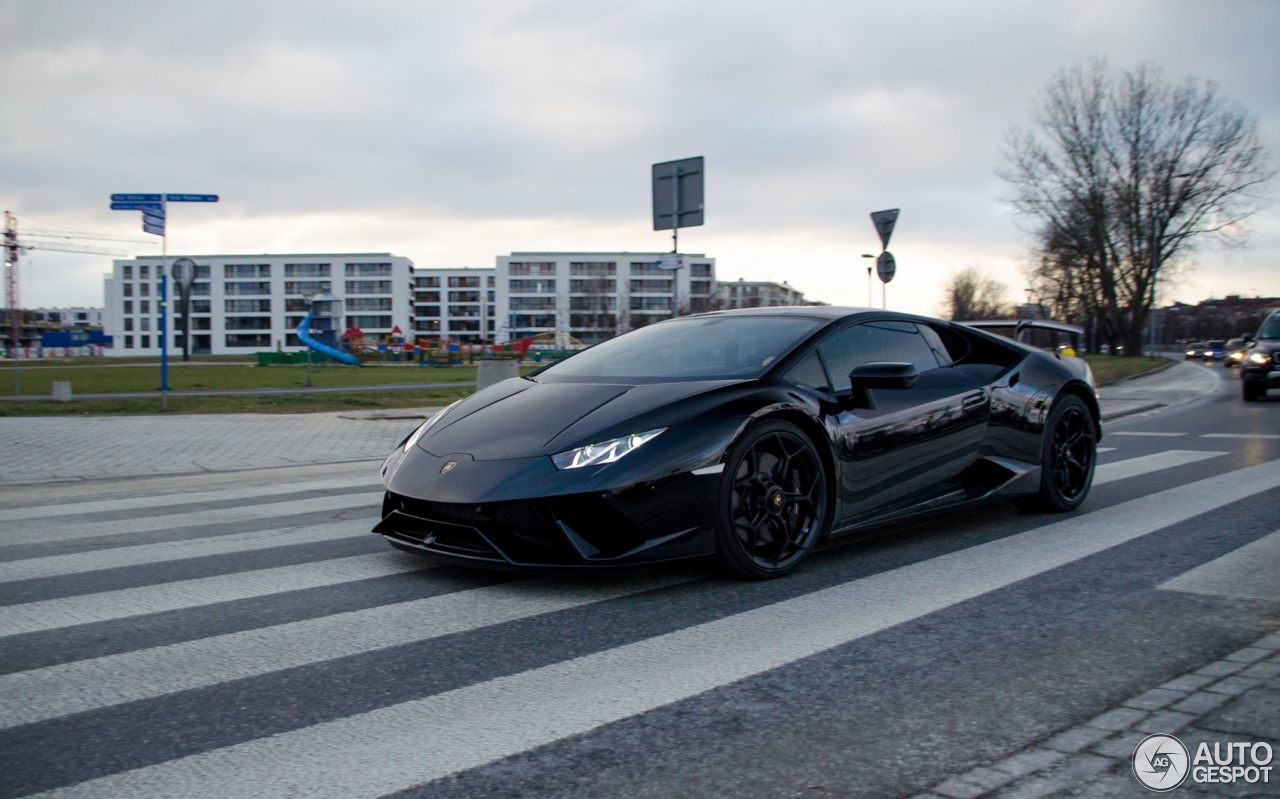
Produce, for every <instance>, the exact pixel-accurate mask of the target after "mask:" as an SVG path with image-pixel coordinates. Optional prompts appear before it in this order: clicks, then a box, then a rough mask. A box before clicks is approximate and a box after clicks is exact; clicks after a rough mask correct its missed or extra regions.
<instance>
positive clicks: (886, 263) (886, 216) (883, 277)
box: [871, 208, 899, 309]
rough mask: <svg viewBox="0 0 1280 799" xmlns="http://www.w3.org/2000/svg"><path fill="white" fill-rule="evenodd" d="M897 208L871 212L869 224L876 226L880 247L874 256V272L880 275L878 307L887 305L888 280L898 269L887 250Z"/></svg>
mask: <svg viewBox="0 0 1280 799" xmlns="http://www.w3.org/2000/svg"><path fill="white" fill-rule="evenodd" d="M898 211H899V209H897V208H890V209H889V210H887V211H874V212H872V214H871V224H873V225H875V226H876V233H879V234H880V247H881V249H882V252H881V253H880V257H879V258H876V274H878V275H880V292H881V293H880V307H881V308H886V309H887V308H888V307H889V281H890V280H893V276H894V274H895V273H896V272H897V271H898V264H897V263H896V262H895V261H894V260H893V253H891V252H889V237H890V236H892V235H893V226H894V225H895V224H897V222H898Z"/></svg>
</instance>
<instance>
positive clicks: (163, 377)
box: [111, 194, 218, 411]
mask: <svg viewBox="0 0 1280 799" xmlns="http://www.w3.org/2000/svg"><path fill="white" fill-rule="evenodd" d="M217 201H218V195H216V194H113V195H111V210H112V211H141V212H142V229H143V231H145V232H147V233H150V234H152V235H155V236H159V237H160V241H161V247H160V252H161V255H160V330H159V334H160V410H161V411H167V410H168V409H169V291H168V290H169V286H168V283H169V274H168V273H169V239H168V234H167V233H166V232H165V218H166V217H167V216H168V214H167V213H166V211H165V207H166V203H216V202H217ZM192 268H193V269H194V265H193V267H192ZM183 346H184V348H185V347H186V338H185V337H184V339H183Z"/></svg>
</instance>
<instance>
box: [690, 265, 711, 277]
mask: <svg viewBox="0 0 1280 799" xmlns="http://www.w3.org/2000/svg"><path fill="white" fill-rule="evenodd" d="M689 276H690V277H711V264H690V265H689Z"/></svg>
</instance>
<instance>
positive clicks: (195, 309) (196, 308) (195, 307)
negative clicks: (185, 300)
mask: <svg viewBox="0 0 1280 799" xmlns="http://www.w3.org/2000/svg"><path fill="white" fill-rule="evenodd" d="M211 310H212V308H211V307H210V302H209V300H192V301H191V313H209V312H210V311H211Z"/></svg>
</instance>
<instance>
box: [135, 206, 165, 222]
mask: <svg viewBox="0 0 1280 799" xmlns="http://www.w3.org/2000/svg"><path fill="white" fill-rule="evenodd" d="M138 210H139V211H141V212H142V215H143V216H154V217H158V218H160V219H164V206H163V205H161V204H159V203H140V204H139V205H138Z"/></svg>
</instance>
